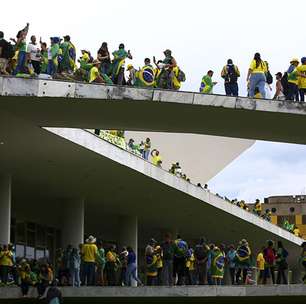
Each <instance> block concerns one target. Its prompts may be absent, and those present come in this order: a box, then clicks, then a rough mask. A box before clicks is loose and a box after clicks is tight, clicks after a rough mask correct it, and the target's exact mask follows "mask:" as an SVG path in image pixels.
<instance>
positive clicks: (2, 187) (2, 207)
mask: <svg viewBox="0 0 306 304" xmlns="http://www.w3.org/2000/svg"><path fill="white" fill-rule="evenodd" d="M11 182H12V179H11V176H10V175H3V176H0V244H8V243H10V240H11V187H12V186H11V185H12V183H11Z"/></svg>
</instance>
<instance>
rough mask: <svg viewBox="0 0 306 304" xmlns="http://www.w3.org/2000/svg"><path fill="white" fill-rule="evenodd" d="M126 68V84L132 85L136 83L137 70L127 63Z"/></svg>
mask: <svg viewBox="0 0 306 304" xmlns="http://www.w3.org/2000/svg"><path fill="white" fill-rule="evenodd" d="M126 70H127V72H128V73H129V75H128V80H127V83H126V84H127V85H129V86H134V85H135V83H136V72H137V70H136V69H135V68H134V67H133V65H132V64H128V66H127V68H126Z"/></svg>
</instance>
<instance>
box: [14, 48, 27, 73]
mask: <svg viewBox="0 0 306 304" xmlns="http://www.w3.org/2000/svg"><path fill="white" fill-rule="evenodd" d="M26 59H27V53H26V52H24V51H20V52H19V53H18V58H17V66H16V69H15V71H14V73H13V74H14V75H16V74H17V73H27V71H26V68H25V65H26Z"/></svg>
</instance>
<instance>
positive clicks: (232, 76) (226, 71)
mask: <svg viewBox="0 0 306 304" xmlns="http://www.w3.org/2000/svg"><path fill="white" fill-rule="evenodd" d="M221 77H222V78H223V79H224V88H225V94H226V95H227V96H238V92H239V88H238V77H240V72H239V69H238V67H237V66H236V65H234V64H233V60H232V59H228V60H227V65H225V66H224V67H223V69H222V72H221Z"/></svg>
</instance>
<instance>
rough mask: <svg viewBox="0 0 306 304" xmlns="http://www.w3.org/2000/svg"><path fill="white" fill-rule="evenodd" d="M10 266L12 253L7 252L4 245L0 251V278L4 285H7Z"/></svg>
mask: <svg viewBox="0 0 306 304" xmlns="http://www.w3.org/2000/svg"><path fill="white" fill-rule="evenodd" d="M12 266H13V252H12V251H11V250H9V248H8V245H4V246H3V249H2V251H0V269H1V273H0V278H1V282H2V283H3V284H4V285H6V284H7V283H8V276H9V273H10V270H11V268H12Z"/></svg>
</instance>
